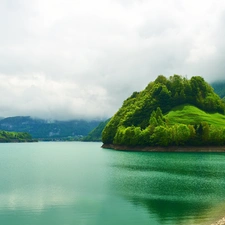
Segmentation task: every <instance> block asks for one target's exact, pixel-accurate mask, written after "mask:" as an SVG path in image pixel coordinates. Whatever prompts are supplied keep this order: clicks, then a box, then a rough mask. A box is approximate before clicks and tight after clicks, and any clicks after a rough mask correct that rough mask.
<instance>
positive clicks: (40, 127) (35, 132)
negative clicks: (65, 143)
mask: <svg viewBox="0 0 225 225" xmlns="http://www.w3.org/2000/svg"><path fill="white" fill-rule="evenodd" d="M99 123H100V121H85V120H71V121H50V120H42V119H34V118H31V117H29V116H16V117H8V118H4V119H2V120H0V130H4V131H16V132H28V133H30V134H31V135H32V137H33V138H38V139H47V140H52V139H68V138H72V139H80V138H82V137H83V136H86V135H87V134H88V133H89V132H90V131H91V130H92V129H94V128H95V127H96V126H98V124H99Z"/></svg>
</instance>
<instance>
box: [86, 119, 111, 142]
mask: <svg viewBox="0 0 225 225" xmlns="http://www.w3.org/2000/svg"><path fill="white" fill-rule="evenodd" d="M109 120H110V119H108V120H106V121H104V122H101V123H100V124H99V125H98V126H97V127H96V128H94V129H93V130H92V131H91V132H90V133H89V134H88V135H87V136H86V137H84V138H83V139H82V141H102V131H103V130H104V128H105V126H106V124H107V123H108V122H109Z"/></svg>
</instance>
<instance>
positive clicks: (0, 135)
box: [0, 131, 35, 142]
mask: <svg viewBox="0 0 225 225" xmlns="http://www.w3.org/2000/svg"><path fill="white" fill-rule="evenodd" d="M33 141H35V140H33V139H32V136H31V135H30V134H29V133H26V132H8V131H0V142H33Z"/></svg>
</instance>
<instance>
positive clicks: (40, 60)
mask: <svg viewBox="0 0 225 225" xmlns="http://www.w3.org/2000/svg"><path fill="white" fill-rule="evenodd" d="M224 10H225V2H224V1H222V0H218V1H216V2H215V1H212V0H206V1H202V0H199V1H197V2H196V1H193V0H190V1H185V0H171V1H166V0H160V1H155V0H142V1H137V0H132V1H127V0H114V1H113V0H96V1H91V0H82V1H81V0H77V1H70V0H67V1H62V0H54V1H53V0H49V1H44V0H30V1H27V0H16V1H13V2H10V1H6V0H5V1H3V0H2V1H1V2H0V13H1V14H0V15H1V20H0V28H1V36H0V58H1V60H0V74H1V76H0V83H1V84H0V88H1V89H0V94H1V100H0V111H1V113H0V115H1V116H12V115H32V116H38V117H48V118H50V117H51V118H53V119H66V118H70V119H71V118H80V117H85V118H87V117H88V118H96V117H109V116H112V115H113V114H114V113H115V111H116V110H117V109H118V107H120V106H121V104H122V102H123V100H124V99H125V98H127V97H128V96H129V95H130V94H131V93H132V92H133V91H139V90H141V89H143V88H144V87H145V86H146V85H147V83H148V82H150V81H152V80H153V79H155V78H156V76H157V75H159V74H164V75H166V76H170V75H173V74H174V73H176V74H183V75H186V74H187V75H188V76H189V77H190V76H192V75H201V76H203V77H204V78H205V79H206V80H208V81H211V80H213V79H215V78H216V77H218V78H223V76H224V75H223V73H224V71H225V68H224V63H223V62H224V54H223V52H224V51H223V50H224V47H225V44H224V40H223V36H224V35H223V33H224V31H223V30H224V29H223V27H224V22H225V20H224V18H225V16H224V15H225V14H224V12H225V11H224Z"/></svg>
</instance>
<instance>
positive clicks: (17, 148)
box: [0, 142, 225, 225]
mask: <svg viewBox="0 0 225 225" xmlns="http://www.w3.org/2000/svg"><path fill="white" fill-rule="evenodd" d="M223 216H225V154H223V153H165V152H164V153H153V152H121V151H113V150H108V149H102V148H101V143H82V142H46V143H45V142H39V143H7V144H0V224H3V225H43V224H44V225H45V224H46V225H48V224H49V225H53V224H54V225H72V224H73V225H75V224H76V225H103V224H104V225H119V224H123V225H125V224H129V225H137V224H141V225H147V224H148V225H149V224H150V225H161V224H162V225H180V224H182V225H183V224H185V225H189V224H190V225H192V224H193V225H194V224H210V223H211V222H214V221H215V220H217V219H219V218H220V217H223Z"/></svg>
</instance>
